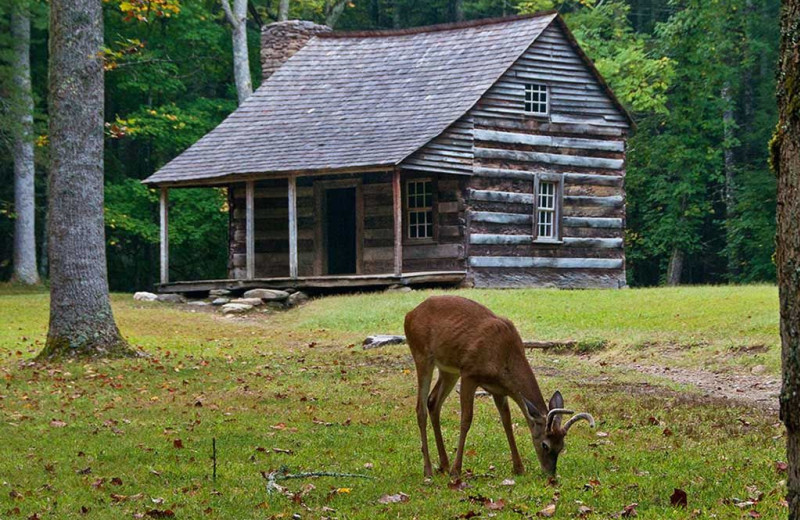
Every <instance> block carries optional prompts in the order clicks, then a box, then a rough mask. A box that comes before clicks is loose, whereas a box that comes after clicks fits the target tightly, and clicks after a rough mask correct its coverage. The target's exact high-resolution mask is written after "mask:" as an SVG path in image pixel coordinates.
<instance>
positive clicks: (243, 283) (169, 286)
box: [156, 271, 467, 293]
mask: <svg viewBox="0 0 800 520" xmlns="http://www.w3.org/2000/svg"><path fill="white" fill-rule="evenodd" d="M466 277H467V273H466V271H426V272H419V273H403V274H401V275H400V276H396V275H394V274H359V275H336V276H300V277H298V278H289V277H280V278H253V279H251V280H232V279H230V280H196V281H188V282H170V283H163V284H158V285H157V286H156V289H157V290H158V292H160V293H192V292H204V291H210V290H213V289H227V290H232V291H236V290H247V289H255V288H264V289H289V288H291V289H351V288H359V287H364V288H381V287H389V286H391V285H409V286H410V285H421V284H443V285H455V284H458V283H460V282H462V281H463V280H464V279H465V278H466Z"/></svg>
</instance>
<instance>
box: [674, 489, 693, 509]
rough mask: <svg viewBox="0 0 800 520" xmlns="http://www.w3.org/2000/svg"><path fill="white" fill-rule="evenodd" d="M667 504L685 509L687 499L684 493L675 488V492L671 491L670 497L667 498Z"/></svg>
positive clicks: (687, 502)
mask: <svg viewBox="0 0 800 520" xmlns="http://www.w3.org/2000/svg"><path fill="white" fill-rule="evenodd" d="M669 503H670V504H672V505H673V506H675V507H686V506H687V505H688V504H689V498H688V496H687V495H686V491H684V490H682V489H678V488H675V491H673V492H672V495H670V497H669Z"/></svg>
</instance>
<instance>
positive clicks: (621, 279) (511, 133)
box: [467, 25, 628, 288]
mask: <svg viewBox="0 0 800 520" xmlns="http://www.w3.org/2000/svg"><path fill="white" fill-rule="evenodd" d="M526 83H544V84H546V85H548V88H549V94H550V107H549V108H550V110H549V114H548V115H546V116H533V115H526V114H524V112H523V107H524V97H525V94H524V88H525V84H526ZM471 115H472V116H473V121H474V134H473V137H474V156H475V164H474V176H473V177H472V178H471V182H470V186H469V191H468V193H467V200H468V208H469V211H468V214H467V215H468V217H467V218H468V222H469V237H468V239H467V242H468V248H469V249H468V255H469V265H470V277H471V278H472V280H473V281H474V283H475V285H476V286H487V287H488V286H490V287H519V286H556V287H564V288H580V287H613V288H616V287H621V286H623V285H624V284H625V267H624V266H625V255H624V250H623V230H624V228H625V191H624V185H623V180H624V175H625V168H624V164H625V136H626V134H627V129H628V125H627V122H626V120H625V118H624V116H623V114H622V113H620V111H619V110H618V109H617V108H616V107H615V106H614V104H613V103H612V102H611V100H610V98H609V97H608V96H607V95H606V93H605V91H604V90H603V89H602V88H601V86H600V85H599V83H597V81H596V80H595V78H594V76H593V75H592V73H591V72H590V70H589V68H588V67H587V66H586V65H585V64H584V63H583V61H582V60H581V58H580V57H579V56H578V54H577V53H576V52H575V50H573V49H572V47H571V46H570V45H569V43H568V41H567V39H566V37H565V36H564V34H563V33H562V32H561V30H560V29H559V28H558V27H557V26H555V25H552V26H550V27H549V28H548V29H547V30H545V32H544V33H543V34H542V36H540V38H539V39H538V40H537V41H536V42H535V43H534V44H533V45H532V46H531V48H530V49H528V51H527V52H526V53H525V54H524V55H523V56H522V57H521V58H520V59H519V60H518V61H517V63H515V65H514V66H513V67H512V68H511V69H510V70H509V71H508V72H507V73H506V74H505V75H504V76H503V77H502V78H501V79H500V80H499V81H498V82H497V83H496V84H495V85H494V86H493V87H492V88H491V89H490V90H489V91H488V92H487V93H486V94H485V95H484V97H483V98H482V99H481V100H480V102H479V103H478V104H477V105H476V107H475V108H474V109H473V110H472V113H471ZM541 174H548V175H551V176H552V175H555V176H556V178H557V179H559V180H560V182H562V186H563V201H562V206H561V209H562V217H561V233H560V235H561V239H562V240H561V242H560V243H557V244H544V243H536V242H534V240H533V233H534V229H533V215H534V210H535V208H534V178H535V176H536V175H541Z"/></svg>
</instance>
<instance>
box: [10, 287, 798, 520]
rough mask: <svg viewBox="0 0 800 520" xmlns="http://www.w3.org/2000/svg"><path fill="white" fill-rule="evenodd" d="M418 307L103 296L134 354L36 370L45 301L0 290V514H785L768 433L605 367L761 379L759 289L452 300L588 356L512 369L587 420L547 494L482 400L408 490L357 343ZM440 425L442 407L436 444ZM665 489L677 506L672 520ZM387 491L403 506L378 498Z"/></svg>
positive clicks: (390, 372)
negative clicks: (285, 306)
mask: <svg viewBox="0 0 800 520" xmlns="http://www.w3.org/2000/svg"><path fill="white" fill-rule="evenodd" d="M432 293H433V291H420V292H411V293H403V294H397V293H393V294H367V295H352V296H340V297H329V298H324V299H318V300H313V301H311V302H310V303H308V304H307V305H305V306H303V307H301V308H299V309H294V310H292V311H288V312H284V313H256V314H255V315H251V316H250V317H247V318H244V319H241V318H236V319H230V318H223V317H221V316H220V315H218V314H214V313H208V312H191V311H189V310H187V307H180V308H178V307H171V306H167V305H163V304H158V303H137V302H134V301H133V300H132V299H131V297H130V295H115V297H114V308H115V312H116V316H117V320H118V322H119V325H120V328H121V329H122V331H123V333H124V334H125V335H126V336H127V337H128V338H129V339H130V340H131V342H132V343H134V344H136V345H138V346H140V347H141V348H142V349H143V350H145V351H146V352H147V353H149V354H150V358H148V359H140V360H125V361H114V362H107V363H94V364H81V363H65V364H63V365H51V366H41V365H33V364H31V363H30V362H29V361H30V359H31V358H32V356H33V355H34V354H35V353H36V352H38V351H39V350H40V349H41V347H42V342H43V340H44V337H45V334H46V328H47V316H48V307H47V295H46V294H44V293H41V292H30V291H24V290H19V289H17V288H14V287H2V288H0V356H2V361H0V374H1V375H2V378H3V385H2V387H0V417H2V423H0V439H2V443H0V482H1V483H2V490H0V518H12V519H13V518H39V519H45V518H59V519H61V518H66V519H68V518H109V519H112V518H113V519H117V518H159V517H168V516H167V515H168V512H172V513H173V514H174V518H178V519H180V518H225V519H227V518H235V519H246V518H292V517H293V515H299V516H297V517H299V518H323V517H327V518H342V519H344V518H413V517H417V518H420V519H423V518H469V517H471V516H476V515H479V516H480V517H482V518H489V517H494V518H537V517H538V516H537V515H538V513H539V512H540V511H542V510H543V509H545V508H546V507H547V506H548V505H551V504H555V505H556V511H555V515H554V518H575V517H578V516H580V514H581V513H580V511H581V509H580V508H581V507H585V508H590V509H591V510H592V512H591V513H584V514H585V515H587V517H588V518H610V517H618V516H619V517H623V518H624V517H626V516H631V515H630V514H625V515H623V514H622V512H623V511H624V510H625V508H626V506H628V508H629V509H628V510H629V511H630V510H631V509H635V510H636V512H637V513H638V518H737V519H738V518H781V517H784V516H785V514H786V509H785V506H784V505H783V504H782V498H783V496H784V494H785V483H784V479H785V472H783V471H781V469H780V464H777V463H778V462H779V461H782V460H785V459H784V457H785V452H784V442H785V439H784V438H783V436H782V432H783V429H782V427H781V426H780V424H778V420H777V417H775V416H774V415H772V414H769V413H765V412H763V411H761V410H758V409H754V408H749V407H738V406H732V405H731V404H730V403H728V402H726V401H722V400H717V399H713V398H704V397H701V396H700V395H699V394H698V393H697V392H695V391H694V390H693V389H692V388H688V387H682V386H679V385H676V384H673V383H669V382H666V381H664V380H657V379H653V378H652V377H650V376H646V375H643V374H640V373H637V372H635V371H626V370H623V369H621V368H619V367H618V365H619V364H620V363H622V362H624V361H625V360H626V359H629V358H630V357H632V356H634V357H637V358H647V359H648V362H651V363H654V364H664V365H670V364H674V365H676V366H687V367H700V368H704V369H709V370H730V371H737V370H741V371H748V370H749V367H751V366H752V365H754V364H761V365H764V366H765V367H766V370H767V372H768V374H770V375H772V376H774V375H776V374H777V373H778V370H779V339H778V335H777V329H778V312H777V290H776V289H775V288H774V287H770V286H750V287H696V288H680V289H646V290H624V291H550V290H517V291H480V290H469V291H460V292H459V294H462V295H464V296H468V297H471V298H474V299H476V300H479V301H482V302H484V303H486V304H488V305H489V306H490V307H492V308H493V309H495V310H496V311H497V312H498V313H499V314H503V315H506V316H508V317H510V318H512V319H513V320H514V321H515V322H516V323H517V325H518V327H519V329H520V331H521V333H522V335H523V337H525V338H529V339H541V340H555V339H567V338H569V339H575V340H577V341H578V342H579V345H585V346H587V349H588V348H590V347H591V348H592V349H595V348H597V347H603V348H602V349H601V350H594V351H592V352H591V353H590V354H582V355H578V354H574V353H569V352H551V351H534V352H532V353H531V354H530V360H531V363H532V365H533V366H534V370H535V372H536V373H537V375H538V377H539V381H540V385H541V386H542V387H543V388H544V389H545V391H546V392H547V393H548V395H549V394H550V393H552V392H553V391H554V390H555V389H556V388H558V389H559V390H561V392H562V393H563V394H564V396H565V400H566V404H567V405H568V406H569V407H575V408H577V409H580V410H586V411H590V412H591V413H593V414H594V416H595V417H596V418H597V419H598V428H597V429H596V430H590V429H589V428H587V427H586V425H585V423H582V424H579V425H576V426H575V428H573V430H572V431H571V433H570V435H569V438H568V441H567V449H566V450H565V451H564V452H563V453H562V456H561V459H560V462H559V478H558V480H557V481H553V482H548V481H547V479H546V478H545V477H544V476H543V475H542V474H541V473H540V471H539V469H538V464H537V463H536V461H535V456H534V455H533V450H532V447H531V441H530V436H529V435H528V434H527V429H526V428H525V427H524V421H523V420H522V417H521V415H520V413H519V411H518V410H516V409H515V410H512V417H513V420H514V421H515V423H517V425H518V427H517V428H516V432H517V442H518V444H519V446H520V449H521V451H522V453H523V460H525V462H526V467H527V470H528V472H527V473H526V474H525V475H524V476H514V475H512V474H511V463H510V456H509V453H508V446H507V444H506V441H505V436H504V434H503V430H502V427H501V425H500V422H499V420H498V417H497V414H496V411H495V409H494V405H493V404H492V402H491V400H490V399H487V398H478V399H477V402H476V415H475V419H474V421H473V426H472V429H471V431H470V435H469V437H468V439H467V448H468V450H467V452H466V458H465V461H464V467H465V469H467V470H469V471H471V474H472V476H471V477H469V478H467V479H465V481H466V483H467V484H468V486H469V487H467V488H465V489H451V488H449V487H448V482H449V481H448V479H447V478H446V477H444V476H437V477H435V478H434V479H433V480H432V481H431V482H425V481H424V480H423V478H422V457H421V455H420V452H419V437H418V432H417V428H416V420H415V418H414V412H413V409H414V396H415V391H416V390H415V384H416V383H415V375H414V369H413V365H412V363H411V360H410V355H409V354H408V350H407V347H406V346H403V345H400V346H392V347H386V348H383V349H377V350H370V351H363V350H361V348H360V347H359V343H360V341H361V340H362V339H363V338H364V336H365V335H366V334H368V333H378V332H380V333H402V320H403V315H404V314H405V312H407V311H408V310H410V309H411V308H413V307H414V305H416V304H417V303H418V302H420V301H422V300H423V299H424V298H425V297H426V296H428V295H429V294H432ZM457 409H458V404H457V397H456V396H455V394H454V395H453V396H451V398H450V399H449V400H448V402H447V403H446V404H445V408H444V411H443V429H444V433H445V439H446V442H447V444H448V448H450V449H455V442H456V438H457V430H458V412H457ZM212 439H216V445H217V478H216V480H213V479H212V461H211V452H212ZM431 446H433V445H431ZM434 451H435V450H434ZM272 471H288V472H290V473H298V472H306V471H322V472H341V473H358V474H363V475H368V476H369V477H371V478H370V479H362V478H353V477H322V478H306V479H297V480H285V481H279V482H278V484H280V485H282V486H284V487H285V488H286V490H285V492H284V493H278V492H275V493H272V494H268V493H267V489H266V483H267V481H266V480H265V479H264V477H263V476H262V472H266V473H269V472H272ZM507 479H513V481H514V482H513V484H511V485H508V484H510V483H509V482H508V481H506V480H507ZM504 481H506V482H504ZM675 488H680V489H682V490H684V491H685V492H686V493H687V497H688V508H681V507H675V506H673V505H671V503H670V496H671V495H672V494H673V491H674V490H675ZM398 493H404V494H405V495H407V500H405V498H404V500H405V501H403V502H400V503H388V504H383V503H381V501H380V499H381V497H383V496H384V495H394V494H398ZM287 495H293V496H287ZM489 499H491V500H493V501H494V502H493V504H494V505H493V506H492V507H489V506H487V504H489V502H488V500H489ZM632 504H638V505H636V506H632Z"/></svg>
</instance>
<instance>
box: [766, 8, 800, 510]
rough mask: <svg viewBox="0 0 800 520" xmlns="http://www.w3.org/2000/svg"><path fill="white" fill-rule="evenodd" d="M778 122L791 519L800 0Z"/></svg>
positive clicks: (790, 27) (796, 494) (790, 22)
mask: <svg viewBox="0 0 800 520" xmlns="http://www.w3.org/2000/svg"><path fill="white" fill-rule="evenodd" d="M779 68H780V70H779V74H778V114H779V119H778V126H777V127H776V131H775V136H774V137H773V140H772V142H771V162H772V167H773V169H774V170H775V172H776V173H777V176H778V219H777V220H778V222H777V223H778V236H777V246H778V247H777V257H776V262H777V269H778V287H779V292H780V313H781V343H782V345H783V350H782V365H783V387H782V388H781V394H780V405H781V415H780V416H781V420H782V421H783V423H784V424H785V425H786V433H787V436H786V452H787V459H788V464H789V473H788V479H787V488H788V494H787V501H788V503H789V519H790V520H800V0H783V11H782V13H781V47H780V58H779Z"/></svg>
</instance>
